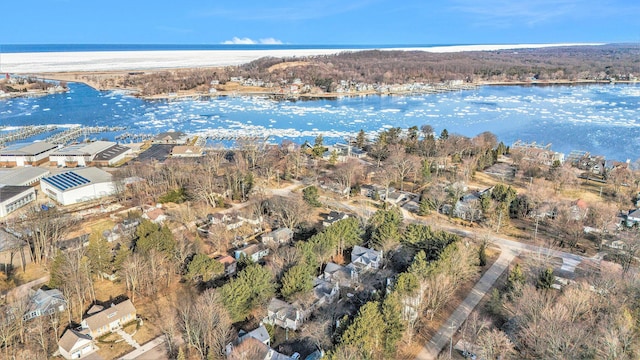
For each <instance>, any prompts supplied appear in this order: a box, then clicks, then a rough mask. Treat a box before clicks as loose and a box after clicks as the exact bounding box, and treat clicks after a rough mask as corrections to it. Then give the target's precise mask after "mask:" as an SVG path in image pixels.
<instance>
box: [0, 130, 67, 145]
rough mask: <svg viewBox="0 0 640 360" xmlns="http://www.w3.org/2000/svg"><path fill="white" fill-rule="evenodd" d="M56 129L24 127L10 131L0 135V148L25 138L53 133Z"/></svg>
mask: <svg viewBox="0 0 640 360" xmlns="http://www.w3.org/2000/svg"><path fill="white" fill-rule="evenodd" d="M56 129H57V127H56V126H53V125H37V126H35V125H30V126H24V127H22V128H20V129H18V130H16V131H12V132H9V133H6V134H2V135H0V147H3V146H5V145H6V144H7V143H10V142H13V141H18V140H24V139H26V138H29V137H32V136H35V135H38V134H42V133H45V132H48V131H54V130H56Z"/></svg>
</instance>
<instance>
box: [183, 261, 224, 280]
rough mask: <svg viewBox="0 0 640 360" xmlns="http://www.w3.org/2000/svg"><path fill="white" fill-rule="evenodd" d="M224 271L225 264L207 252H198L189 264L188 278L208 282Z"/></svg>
mask: <svg viewBox="0 0 640 360" xmlns="http://www.w3.org/2000/svg"><path fill="white" fill-rule="evenodd" d="M223 272H224V265H223V264H222V263H221V262H219V261H216V260H215V259H212V258H210V257H208V256H207V255H205V254H196V255H195V256H194V257H193V259H192V260H191V261H190V262H189V265H188V266H187V278H189V279H191V280H202V281H204V282H207V281H209V280H211V279H213V278H214V277H215V276H216V275H220V274H222V273H223Z"/></svg>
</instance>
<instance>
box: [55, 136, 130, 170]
mask: <svg viewBox="0 0 640 360" xmlns="http://www.w3.org/2000/svg"><path fill="white" fill-rule="evenodd" d="M130 152H131V148H128V147H125V146H121V145H118V144H117V143H115V142H113V141H94V142H91V143H82V144H75V145H71V146H67V147H65V148H62V149H60V150H56V151H54V152H52V153H51V154H49V160H50V162H51V165H52V166H62V167H82V166H91V165H97V164H100V165H103V166H104V165H113V164H115V163H117V162H119V161H121V160H122V159H124V157H125V155H126V154H128V153H130Z"/></svg>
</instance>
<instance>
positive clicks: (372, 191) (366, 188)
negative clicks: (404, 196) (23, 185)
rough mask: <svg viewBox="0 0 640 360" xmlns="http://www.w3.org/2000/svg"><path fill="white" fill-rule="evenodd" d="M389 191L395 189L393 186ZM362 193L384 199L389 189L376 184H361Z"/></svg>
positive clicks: (373, 197)
mask: <svg viewBox="0 0 640 360" xmlns="http://www.w3.org/2000/svg"><path fill="white" fill-rule="evenodd" d="M389 191H393V189H392V188H391V189H389ZM360 195H362V196H366V197H369V198H372V199H382V200H384V199H385V198H386V195H387V189H386V188H384V187H382V186H378V185H375V184H365V185H360Z"/></svg>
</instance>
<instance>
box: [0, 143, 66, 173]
mask: <svg viewBox="0 0 640 360" xmlns="http://www.w3.org/2000/svg"><path fill="white" fill-rule="evenodd" d="M57 148H58V145H55V144H50V143H47V142H44V141H41V142H34V143H30V144H14V145H9V146H7V147H6V148H4V149H2V150H0V166H3V167H13V166H26V165H30V166H38V165H40V164H43V163H45V162H47V160H48V159H49V155H50V154H51V152H52V151H54V150H55V149H57Z"/></svg>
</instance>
